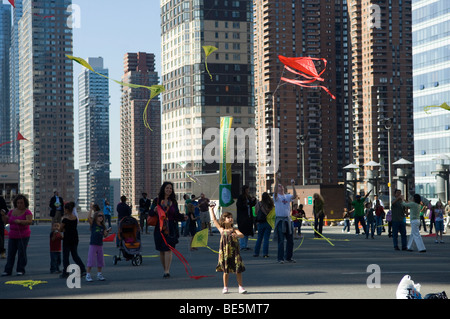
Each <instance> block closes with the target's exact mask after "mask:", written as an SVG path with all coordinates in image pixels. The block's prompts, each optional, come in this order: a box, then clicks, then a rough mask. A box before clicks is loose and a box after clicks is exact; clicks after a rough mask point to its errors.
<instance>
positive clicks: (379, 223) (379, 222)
mask: <svg viewBox="0 0 450 319" xmlns="http://www.w3.org/2000/svg"><path fill="white" fill-rule="evenodd" d="M375 220H376V223H377V235H381V232H382V231H383V217H382V216H375Z"/></svg>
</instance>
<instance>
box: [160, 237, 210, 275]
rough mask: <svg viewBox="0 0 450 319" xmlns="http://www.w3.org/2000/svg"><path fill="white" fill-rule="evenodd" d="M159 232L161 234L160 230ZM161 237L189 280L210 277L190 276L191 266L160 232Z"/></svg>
mask: <svg viewBox="0 0 450 319" xmlns="http://www.w3.org/2000/svg"><path fill="white" fill-rule="evenodd" d="M159 231H160V232H161V229H160V230H159ZM161 237H162V238H163V240H164V243H165V244H166V245H167V247H169V249H170V251H172V252H173V253H174V254H175V256H177V258H178V259H179V260H180V261H181V262H182V263H183V266H184V269H185V271H186V274H187V275H188V276H189V278H191V279H196V280H198V279H201V278H205V277H211V276H193V275H191V274H190V273H189V269H190V272H191V273H192V272H193V271H192V267H191V265H189V263H188V261H187V260H186V258H184V256H183V255H182V254H181V253H180V252H179V251H178V250H176V249H175V248H174V247H172V246H170V245H169V244H168V243H167V241H166V238H165V237H164V235H163V233H162V232H161ZM188 267H189V269H188Z"/></svg>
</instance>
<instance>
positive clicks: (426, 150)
mask: <svg viewBox="0 0 450 319" xmlns="http://www.w3.org/2000/svg"><path fill="white" fill-rule="evenodd" d="M412 21H413V64H414V72H413V77H414V79H413V83H414V167H415V174H416V178H415V181H416V192H417V193H419V194H421V195H424V196H426V197H428V198H440V199H441V200H443V201H444V200H446V199H447V198H446V195H445V193H446V188H447V192H448V185H447V187H446V186H445V183H444V182H443V176H442V175H441V174H438V173H437V171H438V170H440V169H443V168H444V169H445V166H444V167H442V164H445V165H448V163H449V160H445V156H450V112H449V111H447V110H444V109H441V108H431V109H430V110H429V111H428V112H425V111H424V108H425V107H427V106H432V105H441V104H442V103H444V102H446V103H448V104H450V6H449V3H448V0H436V1H429V0H413V2H412ZM447 174H448V173H447ZM444 175H445V174H444ZM447 176H448V175H447Z"/></svg>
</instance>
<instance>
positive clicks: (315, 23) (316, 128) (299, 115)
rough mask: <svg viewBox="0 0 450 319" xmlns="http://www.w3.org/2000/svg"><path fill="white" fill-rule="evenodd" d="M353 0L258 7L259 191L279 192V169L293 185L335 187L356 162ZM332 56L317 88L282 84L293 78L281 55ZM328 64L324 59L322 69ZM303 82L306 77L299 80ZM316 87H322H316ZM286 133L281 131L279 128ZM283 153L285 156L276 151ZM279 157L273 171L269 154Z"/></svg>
mask: <svg viewBox="0 0 450 319" xmlns="http://www.w3.org/2000/svg"><path fill="white" fill-rule="evenodd" d="M347 14H348V12H347V1H345V0H343V1H332V2H330V1H322V0H303V1H292V0H280V1H271V0H262V1H256V2H255V7H254V36H255V40H254V73H255V79H254V82H255V100H256V128H257V132H258V138H257V140H258V149H257V153H258V159H260V160H261V161H260V162H259V163H258V167H257V189H258V193H259V194H261V193H262V192H266V191H268V192H272V191H273V183H274V174H275V173H280V174H281V182H282V183H284V184H287V185H289V184H290V180H291V179H295V180H296V183H297V185H302V184H328V185H333V184H334V185H336V184H338V182H342V181H343V180H344V175H343V170H342V167H344V166H346V165H347V164H348V163H349V162H350V161H351V155H352V154H351V144H352V142H351V126H350V124H351V123H350V121H349V119H350V118H351V78H350V76H351V75H350V67H351V65H350V62H349V58H350V54H351V52H350V49H349V47H348V46H347V44H348V40H349V37H350V34H349V18H348V16H347ZM279 55H282V56H285V57H312V58H325V59H326V60H327V61H328V64H327V69H326V71H325V72H324V73H323V75H322V77H323V78H324V79H325V81H324V82H321V83H320V85H324V86H326V87H327V88H328V89H329V90H330V91H331V92H332V93H333V94H334V95H335V96H336V100H333V99H332V98H331V96H330V95H328V94H327V93H326V92H325V91H323V90H321V89H318V88H304V87H300V86H296V85H293V84H289V83H286V82H283V81H281V77H282V76H284V77H286V78H294V76H292V75H291V74H290V73H289V72H288V71H286V70H285V69H284V66H283V64H281V62H280V61H279V59H278V56H279ZM324 66H325V65H324V64H323V63H321V64H320V63H317V64H316V68H317V69H318V70H319V71H321V70H322V69H323V68H324ZM297 79H300V80H303V78H298V77H297ZM312 85H315V84H312ZM277 129H278V130H279V131H278V134H279V136H278V137H277V135H276V134H275V132H274V130H277ZM276 152H278V154H276ZM268 154H274V155H275V158H276V157H278V164H277V165H275V166H274V167H273V168H274V170H272V169H270V170H268V169H267V162H265V161H263V159H264V158H265V156H266V155H268Z"/></svg>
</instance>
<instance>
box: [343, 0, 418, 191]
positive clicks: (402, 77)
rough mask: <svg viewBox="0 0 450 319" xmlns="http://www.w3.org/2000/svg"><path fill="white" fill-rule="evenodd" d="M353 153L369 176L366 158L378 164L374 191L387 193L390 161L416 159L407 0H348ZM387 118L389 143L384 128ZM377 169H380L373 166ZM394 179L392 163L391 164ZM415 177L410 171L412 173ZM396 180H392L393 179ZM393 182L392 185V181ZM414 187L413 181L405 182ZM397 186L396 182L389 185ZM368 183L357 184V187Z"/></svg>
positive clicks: (408, 5)
mask: <svg viewBox="0 0 450 319" xmlns="http://www.w3.org/2000/svg"><path fill="white" fill-rule="evenodd" d="M348 8H349V20H350V21H351V23H350V24H351V29H350V33H349V41H350V43H349V47H351V50H352V83H353V92H352V102H353V157H354V159H355V164H357V165H359V166H360V167H361V168H364V169H363V170H362V169H360V170H359V173H358V175H357V178H359V179H360V181H362V180H364V178H365V179H366V180H367V175H368V170H370V169H373V168H372V167H363V165H364V164H366V163H367V162H369V161H375V162H377V163H379V164H380V165H381V166H380V167H379V170H380V172H379V173H378V175H379V180H378V182H377V183H378V190H377V192H378V193H381V194H382V195H385V196H388V195H389V189H388V180H389V161H388V157H389V154H388V144H390V148H391V150H390V151H391V152H390V153H391V155H390V158H391V164H392V163H394V162H395V161H397V160H399V159H400V158H404V159H406V160H408V161H411V162H412V161H413V160H414V143H413V134H414V130H413V88H412V25H411V21H412V19H411V1H376V4H371V2H370V1H361V0H351V1H349V3H348ZM383 119H390V122H391V124H392V125H391V128H390V131H389V135H390V143H388V131H387V129H386V127H389V126H385V123H386V121H384V120H383ZM376 169H377V170H378V168H376ZM391 176H392V177H394V166H393V165H391ZM412 176H414V175H412ZM392 182H393V183H394V179H392ZM394 184H395V183H394ZM409 185H411V186H412V188H411V189H412V190H413V189H414V180H412V181H411V180H410V181H409ZM391 187H392V188H395V186H391ZM363 188H365V190H366V191H367V185H363V184H362V183H361V184H360V187H359V189H360V190H362V189H363Z"/></svg>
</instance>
